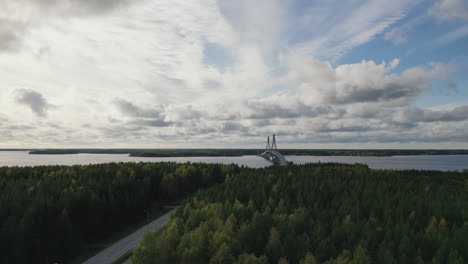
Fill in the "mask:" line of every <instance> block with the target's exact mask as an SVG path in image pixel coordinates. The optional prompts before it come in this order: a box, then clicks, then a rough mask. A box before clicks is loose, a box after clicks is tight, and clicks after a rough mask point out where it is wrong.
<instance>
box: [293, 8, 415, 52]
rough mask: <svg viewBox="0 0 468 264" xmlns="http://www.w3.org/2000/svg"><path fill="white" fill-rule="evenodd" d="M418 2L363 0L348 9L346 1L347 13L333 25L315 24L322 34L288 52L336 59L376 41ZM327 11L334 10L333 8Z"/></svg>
mask: <svg viewBox="0 0 468 264" xmlns="http://www.w3.org/2000/svg"><path fill="white" fill-rule="evenodd" d="M418 2H419V1H412V2H408V1H400V0H397V1H383V0H367V1H361V2H360V6H359V7H358V8H354V9H352V8H351V9H346V4H344V5H343V7H342V8H343V9H344V10H345V12H344V13H343V14H342V16H339V20H338V21H336V22H335V23H333V24H331V25H330V24H327V23H326V22H324V23H323V24H318V25H315V27H314V29H315V28H319V29H320V30H319V32H320V35H319V36H317V37H315V38H312V39H311V40H308V41H305V42H303V43H301V44H299V45H295V46H294V47H293V48H291V49H290V51H289V52H290V53H293V54H302V55H312V56H314V57H316V58H320V59H325V60H331V61H336V60H337V59H339V58H340V57H341V56H343V55H344V54H346V53H347V52H348V51H349V50H351V49H352V48H354V47H356V46H359V45H361V44H364V43H366V42H369V41H371V40H373V39H374V38H375V36H377V35H378V34H380V33H382V32H384V31H385V30H386V29H387V28H389V27H390V26H391V25H393V24H395V23H396V22H398V21H399V20H400V19H402V18H403V17H404V16H405V14H406V12H407V11H408V10H409V9H410V8H411V7H413V6H414V5H415V4H417V3H418ZM321 4H322V3H320V4H318V5H321ZM328 11H329V12H332V13H333V12H335V10H334V9H329V10H328ZM316 12H317V14H316V15H317V16H320V17H323V16H326V15H327V14H323V13H322V12H324V10H323V9H322V8H320V9H317V10H316ZM329 15H331V14H329Z"/></svg>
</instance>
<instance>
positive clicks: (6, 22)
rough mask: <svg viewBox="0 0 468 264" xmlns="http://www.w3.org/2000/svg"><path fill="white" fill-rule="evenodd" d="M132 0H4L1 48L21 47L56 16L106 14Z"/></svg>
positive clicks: (1, 4)
mask: <svg viewBox="0 0 468 264" xmlns="http://www.w3.org/2000/svg"><path fill="white" fill-rule="evenodd" d="M130 2H131V1H129V0H99V1H94V0H45V1H38V0H4V1H2V2H1V3H0V7H1V10H0V51H3V52H11V51H18V50H19V48H20V47H21V44H22V42H23V38H24V37H25V36H26V35H27V34H29V33H31V31H33V30H37V29H38V28H40V27H41V26H42V24H43V23H44V22H46V21H50V20H53V19H55V18H70V17H87V16H95V15H102V14H106V13H108V12H110V11H113V10H115V9H117V8H118V7H121V6H123V5H126V4H129V3H130ZM133 2H135V1H133Z"/></svg>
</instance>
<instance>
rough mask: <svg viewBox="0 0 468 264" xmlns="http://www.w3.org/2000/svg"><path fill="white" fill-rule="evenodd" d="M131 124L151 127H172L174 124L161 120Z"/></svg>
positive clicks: (148, 120) (135, 121)
mask: <svg viewBox="0 0 468 264" xmlns="http://www.w3.org/2000/svg"><path fill="white" fill-rule="evenodd" d="M130 124H135V125H141V126H150V127H167V126H172V125H173V124H174V123H173V122H167V121H164V120H161V119H140V120H134V121H132V122H130Z"/></svg>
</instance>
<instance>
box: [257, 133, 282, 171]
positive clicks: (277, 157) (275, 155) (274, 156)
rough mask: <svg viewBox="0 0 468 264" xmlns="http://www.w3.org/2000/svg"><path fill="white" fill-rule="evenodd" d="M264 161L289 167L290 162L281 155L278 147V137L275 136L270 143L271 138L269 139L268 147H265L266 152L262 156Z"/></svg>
mask: <svg viewBox="0 0 468 264" xmlns="http://www.w3.org/2000/svg"><path fill="white" fill-rule="evenodd" d="M260 156H262V157H263V158H264V159H266V160H268V161H270V162H272V163H273V164H278V165H280V166H286V165H288V161H287V160H286V158H285V157H284V156H283V155H281V153H280V152H279V151H278V149H277V147H276V137H275V135H274V134H273V139H272V141H271V143H270V137H268V138H267V145H266V147H265V151H264V152H263V153H262V154H260Z"/></svg>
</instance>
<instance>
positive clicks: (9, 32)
mask: <svg viewBox="0 0 468 264" xmlns="http://www.w3.org/2000/svg"><path fill="white" fill-rule="evenodd" d="M24 33H25V26H24V25H22V24H20V23H17V22H15V21H10V20H6V19H2V18H1V17H0V52H2V51H16V50H18V49H19V47H20V45H21V37H22V35H23V34H24Z"/></svg>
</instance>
